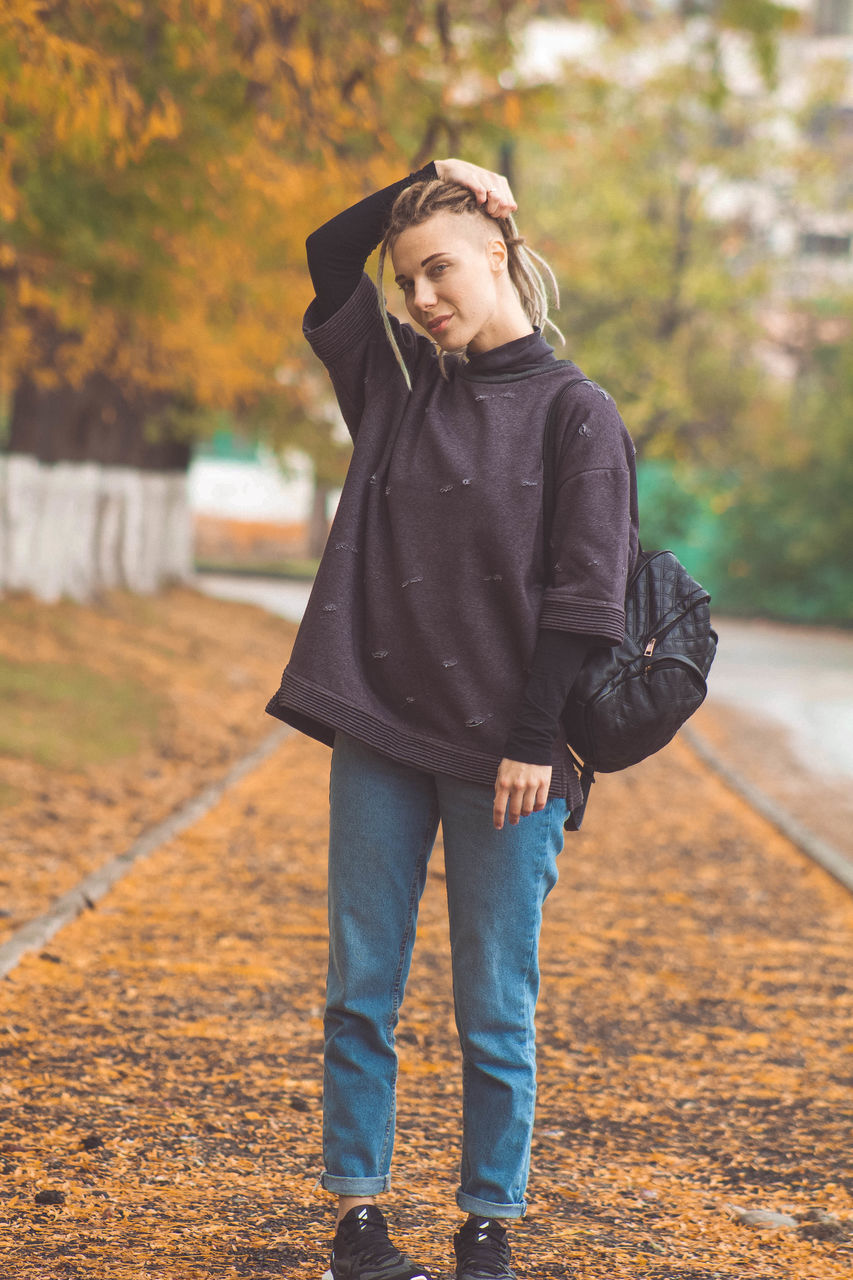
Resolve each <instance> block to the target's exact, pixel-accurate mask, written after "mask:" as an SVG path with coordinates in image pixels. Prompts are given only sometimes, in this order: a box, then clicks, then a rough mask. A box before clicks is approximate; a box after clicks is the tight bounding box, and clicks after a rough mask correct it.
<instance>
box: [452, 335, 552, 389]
mask: <svg viewBox="0 0 853 1280" xmlns="http://www.w3.org/2000/svg"><path fill="white" fill-rule="evenodd" d="M554 358H555V357H554V348H553V347H551V346H549V345H548V343H547V342H546V341H545V339H544V338H543V337H542V332H541V330H539V329H534V330H533V332H532V333H525V334H524V335H523V337H521V338H513V340H512V342H505V343H503V344H502V345H501V346H500V347H492V349H491V350H490V351H480V352H478V353H477V354H472V355H469V356H468V360H467V362H466V363H465V364H463V365H462V367H461V368H460V370H459V372H460V373H461V375H462V377H465V376H466V375H467V376H471V377H474V378H484V377H491V376H493V375H504V374H507V373H511V374H519V373H524V372H526V371H527V370H528V369H530V370H532V369H534V368H538V367H539V366H541V365H543V364H550V363H551V361H553V360H554Z"/></svg>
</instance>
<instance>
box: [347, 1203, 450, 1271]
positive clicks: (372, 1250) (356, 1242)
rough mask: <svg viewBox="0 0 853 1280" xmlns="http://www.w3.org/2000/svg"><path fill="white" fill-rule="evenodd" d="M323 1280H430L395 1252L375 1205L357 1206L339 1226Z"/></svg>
mask: <svg viewBox="0 0 853 1280" xmlns="http://www.w3.org/2000/svg"><path fill="white" fill-rule="evenodd" d="M323 1280H432V1278H431V1276H430V1274H429V1272H428V1271H425V1270H424V1268H423V1267H417V1266H415V1264H414V1263H413V1262H412V1261H410V1259H409V1258H407V1257H406V1255H405V1254H404V1253H400V1250H399V1249H395V1248H394V1245H393V1244H392V1243H391V1241H390V1240H389V1239H388V1224H387V1223H386V1221H385V1218H384V1216H383V1214H382V1213H380V1211H379V1210H378V1209H377V1208H376V1205H375V1204H357V1205H356V1206H355V1208H354V1209H350V1211H349V1213H348V1214H346V1216H345V1217H343V1218H342V1219H341V1221H340V1222H339V1223H338V1229H337V1231H336V1232H335V1238H334V1240H333V1242H332V1261H331V1265H330V1267H329V1270H328V1271H327V1272H326V1274H325V1275H324V1276H323Z"/></svg>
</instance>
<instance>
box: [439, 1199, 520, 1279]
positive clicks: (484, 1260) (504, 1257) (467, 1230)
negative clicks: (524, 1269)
mask: <svg viewBox="0 0 853 1280" xmlns="http://www.w3.org/2000/svg"><path fill="white" fill-rule="evenodd" d="M453 1248H454V1250H455V1253H456V1280H518V1277H517V1276H516V1274H515V1272H514V1271H512V1270H510V1265H509V1242H508V1240H507V1238H506V1230H505V1229H504V1227H502V1226H501V1223H500V1219H499V1218H478V1217H477V1216H476V1215H475V1214H473V1213H472V1214H471V1215H470V1217H469V1218H468V1221H467V1222H466V1223H465V1225H464V1226H463V1227H462V1228H461V1230H459V1231H457V1232H456V1235H455V1236H454V1237H453Z"/></svg>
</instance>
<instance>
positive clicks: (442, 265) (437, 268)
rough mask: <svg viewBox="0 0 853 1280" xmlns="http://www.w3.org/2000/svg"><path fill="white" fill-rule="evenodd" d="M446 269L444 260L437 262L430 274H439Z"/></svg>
mask: <svg viewBox="0 0 853 1280" xmlns="http://www.w3.org/2000/svg"><path fill="white" fill-rule="evenodd" d="M446 270H447V263H446V262H437V263H436V264H435V266H434V267H433V269H432V274H433V275H434V276H437V275H440V274H441V272H442V271H446Z"/></svg>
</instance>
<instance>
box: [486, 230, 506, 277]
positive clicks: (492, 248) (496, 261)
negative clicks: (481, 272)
mask: <svg viewBox="0 0 853 1280" xmlns="http://www.w3.org/2000/svg"><path fill="white" fill-rule="evenodd" d="M486 255H487V257H488V259H489V266H490V267H491V269H492V271H494V273H495V275H500V274H501V272H502V271H505V270H506V267H507V260H508V254H507V248H506V240H504V238H503V236H492V237H491V238H490V239H489V241H488V243H487V245H486Z"/></svg>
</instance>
